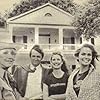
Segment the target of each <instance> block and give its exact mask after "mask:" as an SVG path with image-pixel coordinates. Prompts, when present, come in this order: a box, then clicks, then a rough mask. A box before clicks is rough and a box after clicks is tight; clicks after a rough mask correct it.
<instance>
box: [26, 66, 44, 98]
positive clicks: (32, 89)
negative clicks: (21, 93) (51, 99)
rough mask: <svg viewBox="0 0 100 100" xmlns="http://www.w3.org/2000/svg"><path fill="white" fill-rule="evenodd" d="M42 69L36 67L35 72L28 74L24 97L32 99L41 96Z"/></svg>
mask: <svg viewBox="0 0 100 100" xmlns="http://www.w3.org/2000/svg"><path fill="white" fill-rule="evenodd" d="M41 79H42V68H41V66H40V65H39V66H37V67H36V70H35V72H33V73H32V72H30V73H29V74H28V80H27V87H26V93H25V97H27V98H32V97H35V96H38V95H40V94H42V90H41Z"/></svg>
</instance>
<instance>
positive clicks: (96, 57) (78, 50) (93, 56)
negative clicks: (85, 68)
mask: <svg viewBox="0 0 100 100" xmlns="http://www.w3.org/2000/svg"><path fill="white" fill-rule="evenodd" d="M84 47H86V48H89V49H91V51H92V61H91V64H92V65H93V66H94V67H95V68H96V65H95V59H97V60H98V54H97V51H96V50H95V48H94V46H93V45H92V44H88V43H86V44H83V45H82V46H81V47H80V48H79V49H77V50H76V52H75V54H74V55H75V57H79V53H80V51H81V49H82V48H84ZM77 61H79V60H77Z"/></svg>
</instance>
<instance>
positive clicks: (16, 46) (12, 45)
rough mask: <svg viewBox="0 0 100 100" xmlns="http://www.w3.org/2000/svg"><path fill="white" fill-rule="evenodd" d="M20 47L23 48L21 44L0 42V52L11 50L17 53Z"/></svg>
mask: <svg viewBox="0 0 100 100" xmlns="http://www.w3.org/2000/svg"><path fill="white" fill-rule="evenodd" d="M22 47H23V45H22V44H17V43H5V42H0V50H2V49H8V48H9V49H10V48H12V49H15V50H16V51H18V50H19V49H21V48H22Z"/></svg>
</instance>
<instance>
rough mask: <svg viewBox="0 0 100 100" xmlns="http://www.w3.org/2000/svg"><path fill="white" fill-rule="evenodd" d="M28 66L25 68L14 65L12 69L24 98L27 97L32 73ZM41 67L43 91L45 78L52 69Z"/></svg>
mask: <svg viewBox="0 0 100 100" xmlns="http://www.w3.org/2000/svg"><path fill="white" fill-rule="evenodd" d="M28 66H29V65H28ZM28 66H27V67H23V66H18V65H14V66H13V68H12V74H13V76H14V79H15V80H16V83H17V86H18V91H19V93H20V94H21V96H22V97H24V96H25V91H26V85H27V79H28V73H29V72H30V70H29V69H28ZM41 67H42V80H41V89H43V84H42V83H43V80H44V79H45V76H47V75H48V73H49V70H50V69H46V68H44V67H43V66H42V65H41Z"/></svg>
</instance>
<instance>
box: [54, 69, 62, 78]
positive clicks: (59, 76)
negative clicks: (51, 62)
mask: <svg viewBox="0 0 100 100" xmlns="http://www.w3.org/2000/svg"><path fill="white" fill-rule="evenodd" d="M63 73H64V72H63V71H62V70H61V69H54V70H53V75H54V76H55V77H56V78H61V77H62V75H63Z"/></svg>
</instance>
